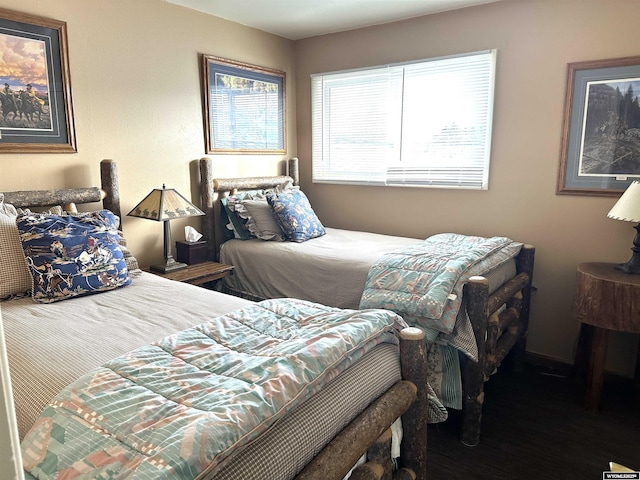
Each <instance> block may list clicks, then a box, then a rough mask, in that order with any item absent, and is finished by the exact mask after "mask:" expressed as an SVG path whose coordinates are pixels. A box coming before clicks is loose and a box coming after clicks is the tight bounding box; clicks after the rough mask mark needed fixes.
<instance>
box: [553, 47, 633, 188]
mask: <svg viewBox="0 0 640 480" xmlns="http://www.w3.org/2000/svg"><path fill="white" fill-rule="evenodd" d="M639 95H640V57H625V58H618V59H611V60H597V61H590V62H579V63H570V64H569V66H568V74H567V94H566V99H565V109H564V126H563V137H562V150H561V159H560V171H559V174H558V185H557V193H559V194H572V195H605V196H619V195H620V194H621V193H622V192H623V191H624V190H625V189H626V188H627V187H628V186H629V184H630V183H631V182H632V181H633V180H638V179H640V100H639Z"/></svg>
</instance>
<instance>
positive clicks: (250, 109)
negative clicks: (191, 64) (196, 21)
mask: <svg viewBox="0 0 640 480" xmlns="http://www.w3.org/2000/svg"><path fill="white" fill-rule="evenodd" d="M202 73H203V81H202V88H203V100H204V102H203V103H204V118H205V142H206V153H208V154H209V153H213V154H215V153H222V154H229V153H238V154H284V153H286V130H287V129H286V111H285V87H286V75H285V72H282V71H280V70H274V69H270V68H265V67H259V66H256V65H250V64H247V63H242V62H237V61H234V60H228V59H224V58H220V57H216V56H213V55H207V54H202Z"/></svg>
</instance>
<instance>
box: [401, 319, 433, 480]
mask: <svg viewBox="0 0 640 480" xmlns="http://www.w3.org/2000/svg"><path fill="white" fill-rule="evenodd" d="M400 365H401V368H402V378H403V379H405V380H409V381H410V382H412V383H413V384H415V385H416V386H417V387H418V392H417V395H416V400H415V402H413V404H412V405H411V407H410V408H409V409H408V410H407V411H406V412H405V413H404V414H403V415H402V430H403V434H402V443H401V446H400V466H401V467H407V468H409V469H411V470H413V472H414V473H415V474H416V478H417V479H418V480H425V479H426V478H427V423H428V418H427V416H428V411H429V398H428V395H427V344H426V342H425V333H424V332H423V331H422V330H421V329H419V328H415V327H409V328H405V329H403V330H402V331H401V332H400Z"/></svg>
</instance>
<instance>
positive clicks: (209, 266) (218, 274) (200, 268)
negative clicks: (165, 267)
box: [151, 262, 233, 285]
mask: <svg viewBox="0 0 640 480" xmlns="http://www.w3.org/2000/svg"><path fill="white" fill-rule="evenodd" d="M151 273H153V274H154V275H158V276H160V277H164V278H168V279H169V280H175V281H177V282H184V283H190V284H192V285H202V284H203V283H208V282H213V281H215V280H219V279H221V278H224V277H226V276H227V275H230V274H231V273H233V266H232V265H226V264H224V263H218V262H203V263H195V264H193V265H189V266H188V267H187V268H183V269H182V270H178V271H176V272H169V273H160V272H151Z"/></svg>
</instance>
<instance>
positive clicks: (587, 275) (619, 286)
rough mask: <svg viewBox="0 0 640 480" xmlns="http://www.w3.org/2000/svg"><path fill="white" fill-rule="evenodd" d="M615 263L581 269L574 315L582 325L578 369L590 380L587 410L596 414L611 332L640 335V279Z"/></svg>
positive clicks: (639, 380)
mask: <svg viewBox="0 0 640 480" xmlns="http://www.w3.org/2000/svg"><path fill="white" fill-rule="evenodd" d="M614 267H615V264H613V263H582V264H580V265H579V266H578V271H577V275H576V288H575V293H574V298H573V312H574V315H575V317H576V319H577V320H578V321H579V322H580V324H581V325H580V338H579V340H578V348H577V350H576V357H575V362H574V365H575V367H576V373H577V374H578V375H579V376H580V377H583V378H584V377H585V376H586V379H587V394H586V398H585V407H586V408H587V409H588V410H590V411H596V410H597V409H598V404H599V403H600V393H601V391H602V383H603V379H604V367H605V361H606V358H607V340H608V337H609V331H610V330H616V331H619V332H626V333H636V334H637V333H640V275H634V274H628V273H623V272H621V271H620V270H617V269H615V268H614ZM636 362H637V363H636V371H635V381H636V389H638V385H640V350H639V351H638V358H637V361H636Z"/></svg>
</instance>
